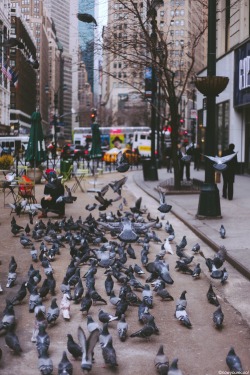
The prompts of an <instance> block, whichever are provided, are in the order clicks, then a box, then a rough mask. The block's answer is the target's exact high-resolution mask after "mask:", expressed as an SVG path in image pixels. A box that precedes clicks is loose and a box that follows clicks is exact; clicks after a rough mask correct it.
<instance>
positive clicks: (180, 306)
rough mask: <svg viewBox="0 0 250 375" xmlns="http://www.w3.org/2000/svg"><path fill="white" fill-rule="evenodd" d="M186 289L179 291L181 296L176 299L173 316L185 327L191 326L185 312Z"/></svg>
mask: <svg viewBox="0 0 250 375" xmlns="http://www.w3.org/2000/svg"><path fill="white" fill-rule="evenodd" d="M186 293H187V292H186V291H185V290H184V291H183V292H182V293H181V296H180V298H179V299H177V301H176V309H175V317H176V318H177V319H178V320H179V321H180V322H181V323H182V324H183V325H184V326H185V327H187V328H191V327H192V324H191V322H190V320H189V317H188V314H187V312H186V307H187V300H186Z"/></svg>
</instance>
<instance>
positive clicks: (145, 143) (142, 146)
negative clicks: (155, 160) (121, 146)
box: [132, 131, 157, 158]
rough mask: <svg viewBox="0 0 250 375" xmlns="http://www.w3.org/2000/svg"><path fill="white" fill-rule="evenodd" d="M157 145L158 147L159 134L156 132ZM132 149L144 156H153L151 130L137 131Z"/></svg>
mask: <svg viewBox="0 0 250 375" xmlns="http://www.w3.org/2000/svg"><path fill="white" fill-rule="evenodd" d="M155 147H156V148H157V134H155ZM132 150H133V151H137V152H138V153H139V154H140V155H141V156H142V157H146V158H148V157H150V156H151V132H150V131H149V132H141V131H136V132H134V134H133V139H132Z"/></svg>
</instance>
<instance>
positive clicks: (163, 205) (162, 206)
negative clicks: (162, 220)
mask: <svg viewBox="0 0 250 375" xmlns="http://www.w3.org/2000/svg"><path fill="white" fill-rule="evenodd" d="M159 195H160V206H159V207H158V211H160V212H161V213H164V214H167V213H168V212H169V211H170V210H171V208H172V206H171V205H170V204H167V203H166V195H165V193H164V192H163V191H162V190H159Z"/></svg>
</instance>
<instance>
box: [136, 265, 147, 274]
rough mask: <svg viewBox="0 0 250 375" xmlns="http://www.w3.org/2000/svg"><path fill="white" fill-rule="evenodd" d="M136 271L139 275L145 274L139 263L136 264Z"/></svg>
mask: <svg viewBox="0 0 250 375" xmlns="http://www.w3.org/2000/svg"><path fill="white" fill-rule="evenodd" d="M134 271H135V273H136V274H137V275H144V274H145V272H144V271H143V270H142V268H141V267H140V266H139V265H138V264H135V265H134Z"/></svg>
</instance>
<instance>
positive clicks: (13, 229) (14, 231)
mask: <svg viewBox="0 0 250 375" xmlns="http://www.w3.org/2000/svg"><path fill="white" fill-rule="evenodd" d="M23 230H24V227H21V226H20V225H18V224H16V223H15V224H12V225H11V233H12V234H13V235H14V236H16V235H17V234H19V233H20V232H22V231H23Z"/></svg>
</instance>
